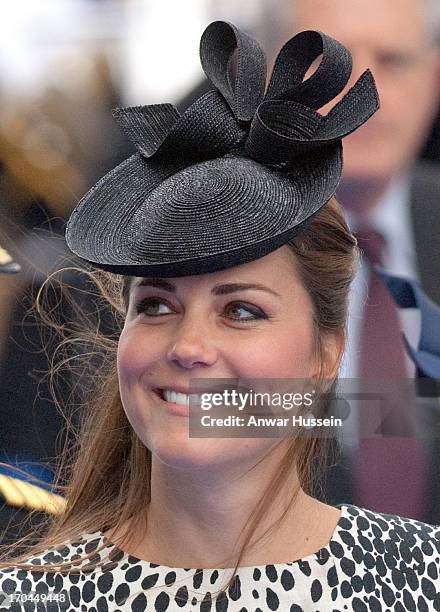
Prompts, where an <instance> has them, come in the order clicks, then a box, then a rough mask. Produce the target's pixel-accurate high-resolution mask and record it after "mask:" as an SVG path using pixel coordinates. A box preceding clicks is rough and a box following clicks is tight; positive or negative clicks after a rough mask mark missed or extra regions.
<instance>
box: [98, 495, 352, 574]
mask: <svg viewBox="0 0 440 612" xmlns="http://www.w3.org/2000/svg"><path fill="white" fill-rule="evenodd" d="M334 507H335V508H339V509H340V510H341V516H340V517H339V520H338V522H337V524H336V527H335V529H334V531H333V533H332V535H331V538H330V540H329V542H328V544H326V545H325V546H323V547H322V548H320V549H319V550H317V551H316V552H313V553H311V554H310V555H307V556H305V557H302V558H301V559H296V560H294V561H284V562H280V563H264V564H260V565H244V566H239V568H238V570H240V571H241V570H254V569H264V568H266V567H267V566H269V565H270V566H271V567H274V568H279V567H286V566H288V567H292V566H295V565H298V566H301V565H303V564H305V563H318V564H319V565H322V564H323V563H324V562H325V561H326V560H327V559H328V558H329V557H330V556H331V555H332V552H331V547H332V544H334V543H335V542H340V532H341V531H342V530H343V529H344V527H343V525H344V523H345V522H346V519H347V518H348V517H349V516H350V513H349V504H336V505H335V506H334ZM92 535H97V536H99V537H101V539H102V542H103V543H107V547H109V548H112V549H113V550H114V551H115V552H116V553H117V554H118V557H119V559H120V560H127V559H128V558H129V559H130V562H131V563H137V564H141V565H143V566H144V567H148V568H149V569H151V568H157V567H159V568H164V569H165V570H169V571H176V570H181V571H185V572H188V571H195V570H196V569H201V568H193V567H172V566H169V565H163V564H161V563H152V562H151V561H146V560H145V559H139V558H138V557H135V556H134V555H131V554H130V553H128V552H126V551H124V550H122V549H120V548H118V546H116V544H113V542H111V541H110V540H108V538H107V537H106V536H105V535H104V533H103V532H102V531H98V532H96V534H92ZM203 569H204V570H206V571H215V570H217V571H222V572H223V571H225V572H226V571H228V570H229V571H232V570H233V569H234V568H232V567H222V568H218V567H217V568H215V567H212V568H203Z"/></svg>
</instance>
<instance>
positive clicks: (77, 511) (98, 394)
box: [0, 198, 357, 590]
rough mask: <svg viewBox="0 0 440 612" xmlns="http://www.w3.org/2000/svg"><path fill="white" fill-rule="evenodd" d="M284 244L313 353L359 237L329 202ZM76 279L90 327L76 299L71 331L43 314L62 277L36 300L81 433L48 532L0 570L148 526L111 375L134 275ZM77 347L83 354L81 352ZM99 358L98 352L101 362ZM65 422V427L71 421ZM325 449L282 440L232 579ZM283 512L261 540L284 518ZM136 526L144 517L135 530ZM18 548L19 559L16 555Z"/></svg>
mask: <svg viewBox="0 0 440 612" xmlns="http://www.w3.org/2000/svg"><path fill="white" fill-rule="evenodd" d="M287 246H288V247H289V248H290V249H291V251H292V253H293V254H294V256H295V261H296V264H297V269H298V271H299V274H300V277H301V279H302V282H303V283H304V286H305V288H306V289H307V291H308V293H309V295H310V297H311V299H312V303H313V308H314V312H313V314H314V321H315V324H316V325H315V328H316V339H317V343H318V345H317V348H318V350H319V351H322V348H323V347H322V340H323V338H325V335H326V334H328V333H337V334H343V333H344V329H345V323H346V317H347V307H348V306H347V302H348V292H349V286H350V283H351V280H352V277H353V274H354V272H355V268H356V264H357V249H356V240H355V238H354V237H353V235H352V234H351V232H350V231H349V229H348V227H347V225H346V223H345V220H344V217H343V215H342V213H341V210H340V207H339V204H338V203H337V201H336V200H335V199H334V198H332V199H331V200H330V201H329V202H328V203H327V204H326V205H325V206H324V207H323V208H322V209H321V211H320V212H319V213H318V214H317V215H316V216H315V217H314V219H313V220H312V221H311V222H310V224H309V225H308V227H307V228H306V229H304V231H303V232H302V233H301V234H300V235H298V236H297V237H295V238H294V239H292V240H291V241H290V242H289V243H287ZM66 270H69V269H68V268H63V270H62V271H61V272H64V273H65V272H66ZM70 270H71V271H72V270H76V268H73V269H70ZM80 273H81V274H85V275H86V277H87V279H88V280H89V281H90V282H91V283H92V285H91V286H92V287H94V289H92V288H91V289H90V293H91V295H92V298H94V300H95V303H96V304H97V315H98V316H97V324H96V321H95V324H94V325H92V324H91V323H90V320H91V318H90V316H88V317H87V318H86V319H85V320H84V316H83V312H82V310H81V307H80V306H78V303H77V302H74V303H72V305H73V307H74V308H75V311H76V315H77V322H76V318H75V321H74V323H73V324H72V327H71V329H66V327H65V322H64V323H63V324H61V323H59V322H57V321H56V320H55V319H54V316H53V309H52V310H50V311H49V309H48V308H47V296H48V292H49V290H50V287H51V281H53V280H54V279H55V278H56V275H58V274H59V272H57V273H56V274H55V275H52V276H51V277H49V279H47V281H46V282H45V284H44V286H43V287H42V289H41V291H40V293H39V295H38V297H37V300H36V304H35V308H36V309H37V312H38V314H39V317H40V318H41V320H42V323H43V324H44V325H51V326H52V327H53V328H55V329H56V331H57V332H58V333H62V334H63V336H64V340H63V341H62V342H60V344H59V346H58V350H59V351H62V350H66V351H67V355H68V356H67V357H66V359H64V360H61V361H60V362H59V363H56V364H55V363H52V364H51V370H50V382H51V386H52V393H53V394H54V395H55V401H56V403H57V405H58V408H59V409H60V410H61V411H62V412H63V415H64V413H65V409H64V407H63V406H60V404H59V402H57V399H56V384H55V382H54V381H55V380H56V377H57V375H59V373H60V372H61V371H63V368H66V367H67V368H68V369H69V371H72V370H75V371H78V372H80V376H81V386H84V388H86V389H87V393H86V394H85V396H84V398H83V403H82V423H81V426H80V427H79V428H78V431H76V430H75V429H73V434H74V436H73V444H72V443H71V444H67V445H66V447H65V448H64V449H63V452H62V453H61V456H60V460H59V464H58V469H57V478H56V482H57V489H58V491H60V492H62V493H64V494H65V495H66V506H65V509H64V511H62V512H61V513H60V514H58V515H56V516H55V517H48V518H47V523H46V529H45V531H46V533H45V535H44V536H42V537H41V538H40V539H39V541H38V542H37V543H33V544H32V545H31V546H30V547H29V546H28V547H27V548H24V547H25V546H26V544H27V543H29V542H30V541H31V538H30V536H25V537H24V538H21V539H20V540H18V541H17V542H16V543H15V544H14V545H13V546H9V547H7V548H4V547H2V548H3V553H4V554H3V555H2V557H3V559H4V560H3V561H2V562H1V563H0V569H1V568H5V567H11V566H15V567H20V568H22V569H33V570H35V569H36V566H35V565H32V564H31V563H30V561H29V560H30V559H31V557H34V556H37V555H38V554H41V553H42V552H43V551H45V550H47V549H48V548H51V547H56V546H59V545H60V544H63V543H66V542H72V541H75V540H77V539H78V537H79V536H80V535H81V534H85V533H93V532H96V531H104V530H106V529H110V528H115V529H116V530H118V529H119V528H120V527H121V526H122V525H124V524H126V523H127V521H129V520H131V521H132V522H131V525H130V527H131V528H132V529H133V528H134V530H135V531H136V528H137V527H141V528H142V527H143V528H145V520H146V518H145V512H144V513H143V512H142V511H145V508H146V507H147V505H148V503H149V501H150V486H149V484H150V469H151V452H150V451H149V449H148V448H146V447H145V446H144V445H143V443H142V442H141V441H140V440H139V438H138V437H137V435H136V433H135V432H134V431H133V429H132V427H131V426H130V424H129V422H128V420H127V417H126V415H125V412H124V409H123V406H122V402H121V398H120V394H119V386H118V376H117V369H116V350H117V342H118V337H119V333H120V331H121V329H122V326H123V322H124V317H125V314H126V311H127V307H128V301H129V288H130V281H131V277H126V276H123V277H120V276H117V275H114V274H109V273H106V272H103V271H99V270H98V271H97V270H87V269H86V270H80ZM60 284H61V285H62V287H63V290H64V291H65V290H66V286H65V285H66V283H65V282H63V281H62V280H61V281H60ZM67 289H68V287H67ZM102 300H104V302H103V301H102ZM104 303H105V304H106V308H108V306H110V309H111V313H112V316H113V322H114V329H115V333H114V334H110V335H108V334H107V335H103V334H102V332H101V331H100V308H99V307H100V306H101V305H102V304H104ZM81 316H82V319H81ZM77 346H78V347H81V349H82V350H80V351H78V349H77V348H76V347H77ZM84 346H87V347H88V346H90V351H84ZM72 349H75V350H74V351H72ZM84 352H87V355H84ZM78 353H79V354H78ZM72 355H74V357H75V359H78V360H79V361H78V363H79V364H80V366H78V365H75V359H73V357H72ZM91 356H92V357H94V358H95V365H94V366H90V363H91V360H90V357H91ZM96 356H99V359H98V360H97V361H98V363H96ZM85 373H86V375H87V376H89V378H87V380H90V381H93V384H91V385H87V384H84V375H85ZM65 418H66V423H67V425H68V427H69V428H70V429H71V430H72V427H73V425H72V420H71V418H70V417H67V416H65ZM71 438H72V436H71ZM328 449H329V439H326V438H322V437H315V438H313V437H302V438H298V439H295V440H292V441H289V443H288V449H287V452H286V454H285V456H284V458H283V461H282V462H281V464H280V466H279V469H278V471H277V473H276V476H275V478H274V479H273V480H272V481H271V483H270V486H269V487H268V488H267V490H266V491H265V492H264V493H263V495H262V496H261V498H260V500H259V503H258V505H257V506H256V507H255V509H254V511H253V513H252V518H253V520H252V521H251V522H250V524H249V525H248V529H247V531H246V538H245V540H244V544H243V546H242V548H241V551H240V554H239V556H238V559H237V562H236V566H235V568H234V573H233V577H235V576H234V574H235V571H236V570H237V568H238V567H239V564H240V561H241V559H242V557H243V554H244V552H245V551H246V549H247V547H248V545H249V542H250V540H251V537H252V535H253V534H254V532H255V530H256V528H257V526H258V524H259V523H260V520H261V518H262V517H263V516H264V515H265V513H266V511H267V508H268V507H269V506H270V504H271V503H272V501H273V499H275V497H276V494H277V492H278V491H280V490H281V488H282V486H283V483H285V482H286V479H287V477H288V476H289V473H290V472H291V469H292V466H293V465H295V466H296V469H297V472H298V477H299V484H300V486H301V487H302V489H303V490H304V491H305V492H306V493H308V494H313V493H314V491H315V489H316V488H317V486H320V481H319V478H320V477H322V475H323V473H324V470H325V466H326V463H327V461H328ZM139 483H142V486H139ZM295 493H296V492H294V495H292V500H291V504H292V503H293V501H294V498H295ZM289 507H290V506H289ZM286 512H287V510H286ZM286 512H285V513H284V514H283V515H282V516H281V517H280V519H279V520H278V521H277V523H276V524H274V525H273V526H271V527H270V529H269V530H267V531H266V532H265V533H264V534H263V536H261V538H262V537H264V536H265V535H266V533H268V532H271V531H272V530H273V529H274V528H275V527H276V526H277V525H278V524H279V523H280V521H282V520H283V518H284V516H285V514H286ZM141 521H144V522H143V523H142V525H141V523H140V522H141ZM127 534H128V530H127V532H126V533H124V534H123V537H121V538H116V539H115V540H114V543H115V545H116V546H119V547H123V545H124V542H126V539H125V537H126V535H127ZM31 535H32V534H31ZM261 538H259V539H258V541H260V539H261ZM18 548H19V549H20V554H17V552H16V551H17V549H18ZM23 550H24V551H25V552H22V551H23ZM99 550H100V549H95V550H93V551H92V552H91V553H89V554H88V555H87V554H84V555H83V557H82V558H81V559H83V560H84V561H85V565H82V567H81V568H80V569H79V567H72V565H79V564H80V562H81V560H79V561H76V562H75V563H74V564H72V562H69V563H65V564H62V563H47V564H39V565H38V571H42V570H46V571H53V572H62V571H66V572H67V571H70V572H72V571H73V572H78V571H88V570H93V569H94V568H95V567H97V566H98V565H100V564H101V563H103V561H104V559H105V557H104V559H102V560H101V561H100V562H97V561H96V556H95V555H96V553H97V552H98V551H99ZM115 550H116V549H115V548H114V549H113V553H114V552H115ZM14 553H15V554H14ZM12 554H14V556H12ZM93 556H95V557H94V558H92V557H93ZM110 558H111V554H110ZM229 584H231V580H230V581H229V583H228V585H229ZM156 586H157V585H156ZM222 590H223V589H222Z"/></svg>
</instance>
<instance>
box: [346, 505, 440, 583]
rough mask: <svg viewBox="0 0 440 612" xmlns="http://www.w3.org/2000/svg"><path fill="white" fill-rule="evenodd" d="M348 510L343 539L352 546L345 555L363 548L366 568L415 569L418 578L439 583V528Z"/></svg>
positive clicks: (394, 516) (366, 511) (397, 518)
mask: <svg viewBox="0 0 440 612" xmlns="http://www.w3.org/2000/svg"><path fill="white" fill-rule="evenodd" d="M345 508H346V513H345V516H344V518H343V519H341V521H340V526H341V527H342V529H343V531H342V532H341V533H340V537H341V539H342V540H343V541H345V542H349V543H350V544H352V546H351V547H350V546H349V547H347V549H346V550H345V552H348V553H351V554H353V551H354V550H356V552H359V551H358V550H357V549H360V551H361V553H360V556H359V560H360V561H363V562H364V563H366V565H367V566H371V565H372V564H374V565H376V566H377V565H379V566H382V565H383V569H384V570H385V569H386V568H390V569H397V568H399V569H400V570H404V569H412V570H416V571H417V574H418V576H419V578H420V577H421V576H426V577H427V578H430V579H432V580H435V581H438V580H440V526H436V525H430V524H428V523H423V522H421V521H417V520H415V519H411V518H405V517H401V516H397V515H394V514H384V513H381V512H374V511H371V510H367V509H366V508H360V507H358V506H354V505H348V506H346V507H345ZM344 531H345V534H344ZM356 547H357V549H356ZM437 584H438V582H437Z"/></svg>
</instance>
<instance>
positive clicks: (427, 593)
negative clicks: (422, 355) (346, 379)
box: [0, 505, 440, 612]
mask: <svg viewBox="0 0 440 612" xmlns="http://www.w3.org/2000/svg"><path fill="white" fill-rule="evenodd" d="M339 507H340V508H341V511H342V513H341V517H340V519H339V522H338V525H337V527H336V529H335V531H334V533H333V536H332V538H331V540H330V542H329V544H328V545H327V546H325V547H324V548H322V549H321V550H319V551H318V552H316V553H314V554H312V555H309V556H307V557H305V558H303V559H301V560H297V561H293V562H291V563H278V564H275V565H261V566H257V567H243V568H240V569H239V570H238V572H237V577H236V579H235V583H233V585H232V586H231V587H230V588H229V590H227V591H226V592H224V593H223V594H222V595H219V596H217V598H214V597H213V595H212V592H213V591H216V590H218V589H219V588H220V587H221V586H223V585H224V584H225V582H227V579H228V578H229V577H230V576H231V573H230V570H227V569H203V570H196V569H184V568H171V567H167V566H163V565H157V564H155V563H149V562H147V561H143V560H140V559H137V558H135V557H133V556H130V555H128V554H127V553H124V552H122V551H120V550H119V549H117V548H116V547H115V546H114V545H113V544H111V543H110V542H109V541H108V540H106V539H105V536H104V535H103V534H102V533H101V532H96V533H93V534H85V535H83V536H82V537H81V538H79V540H78V541H77V542H72V543H70V544H69V545H63V546H61V547H58V548H57V549H56V552H53V551H49V552H46V553H45V554H44V555H41V556H39V557H37V561H40V562H41V561H43V562H44V561H49V562H51V561H60V560H61V559H62V560H63V561H66V560H75V559H77V558H78V555H80V554H81V553H83V552H84V551H87V552H90V551H93V550H94V549H96V548H97V547H98V546H99V545H101V544H103V543H107V546H106V548H105V549H103V550H102V551H100V552H98V553H97V555H101V556H102V555H104V554H105V555H106V554H107V553H108V552H109V551H110V549H113V555H116V556H115V557H114V558H113V561H111V562H108V561H107V562H106V563H105V564H104V565H103V566H102V567H101V568H99V569H95V570H93V571H89V572H83V573H82V574H80V575H78V574H77V575H72V574H71V575H64V576H63V575H61V574H60V573H58V574H52V575H51V574H50V573H48V572H38V571H36V572H30V571H29V572H28V571H24V570H19V569H17V568H8V569H5V570H3V571H0V592H2V593H3V595H1V597H3V599H4V603H3V604H2V603H0V610H2V611H3V610H12V611H15V610H19V611H20V612H21V611H22V610H25V611H28V610H29V611H31V610H35V611H37V612H40V611H41V612H43V611H44V612H52V611H54V612H55V611H58V610H66V611H69V612H70V611H75V612H76V611H78V610H79V611H83V610H84V612H86V611H87V612H92V611H94V612H106V611H107V610H109V611H117V610H121V611H132V612H141V611H151V612H165V611H167V612H177V611H181V610H182V611H185V610H193V611H196V610H197V611H201V612H208V611H210V612H226V611H228V612H266V611H269V610H278V611H280V612H301V611H307V612H309V611H310V612H311V611H319V612H332V611H338V612H343V611H346V610H347V611H352V610H354V611H355V612H367V611H370V610H372V611H374V612H376V611H377V612H379V611H382V610H383V611H385V610H389V611H391V610H392V611H393V612H394V611H397V612H410V611H414V612H425V611H426V612H428V611H431V610H438V611H440V527H435V526H432V525H427V524H425V523H421V522H418V521H415V520H412V519H404V518H401V517H398V516H394V515H387V514H380V513H377V512H371V511H369V510H366V509H363V508H359V507H357V506H354V505H341V506H339ZM97 555H95V556H96V557H97ZM113 555H112V557H113ZM34 560H35V559H34ZM20 594H24V595H26V594H27V595H31V597H24V599H23V597H21V603H19V602H17V601H12V603H11V600H14V599H15V600H17V599H20ZM38 599H39V601H37V600H38ZM24 600H27V601H26V602H25V603H23V601H24ZM5 602H6V603H5Z"/></svg>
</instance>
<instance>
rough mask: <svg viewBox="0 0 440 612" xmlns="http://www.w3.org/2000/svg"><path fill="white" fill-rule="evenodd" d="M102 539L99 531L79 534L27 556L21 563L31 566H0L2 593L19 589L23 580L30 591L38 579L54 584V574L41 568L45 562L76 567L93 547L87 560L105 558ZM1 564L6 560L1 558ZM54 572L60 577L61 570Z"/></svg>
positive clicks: (95, 560) (0, 588)
mask: <svg viewBox="0 0 440 612" xmlns="http://www.w3.org/2000/svg"><path fill="white" fill-rule="evenodd" d="M103 541H104V540H103V536H102V534H101V533H100V532H96V533H87V534H82V535H80V536H78V538H76V539H75V540H71V541H68V542H64V543H62V544H59V545H57V546H53V547H50V548H47V549H45V550H43V551H41V552H39V553H37V554H35V555H33V556H29V557H26V559H25V560H24V561H23V564H29V565H32V566H33V567H32V568H28V569H24V568H22V567H21V566H20V565H16V566H15V565H11V566H10V567H4V568H2V569H0V594H1V593H2V592H3V593H7V594H11V593H14V592H20V589H21V585H22V584H23V583H26V585H27V586H29V587H31V588H30V590H31V591H33V590H34V589H33V588H32V587H33V586H34V585H35V583H37V582H39V583H40V582H47V583H48V584H49V583H50V584H52V585H53V583H54V578H53V576H54V575H53V573H52V572H47V571H45V570H44V567H41V566H44V565H45V564H54V565H56V566H57V565H59V564H62V563H66V564H68V565H67V568H69V569H70V568H75V567H79V566H80V565H82V563H83V562H82V561H81V559H82V557H83V556H84V555H85V554H89V553H93V551H95V550H96V551H97V552H96V554H94V555H92V557H91V558H89V561H93V562H97V561H100V560H101V559H103V558H104V552H105V551H103V550H102V549H101V550H98V549H99V548H100V546H101V545H102V544H103ZM3 563H5V562H4V561H3ZM50 575H51V577H50ZM57 575H58V576H59V577H61V579H62V580H63V578H62V574H61V573H60V572H57ZM58 579H59V578H58ZM1 609H2V608H1V605H0V610H1Z"/></svg>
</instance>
